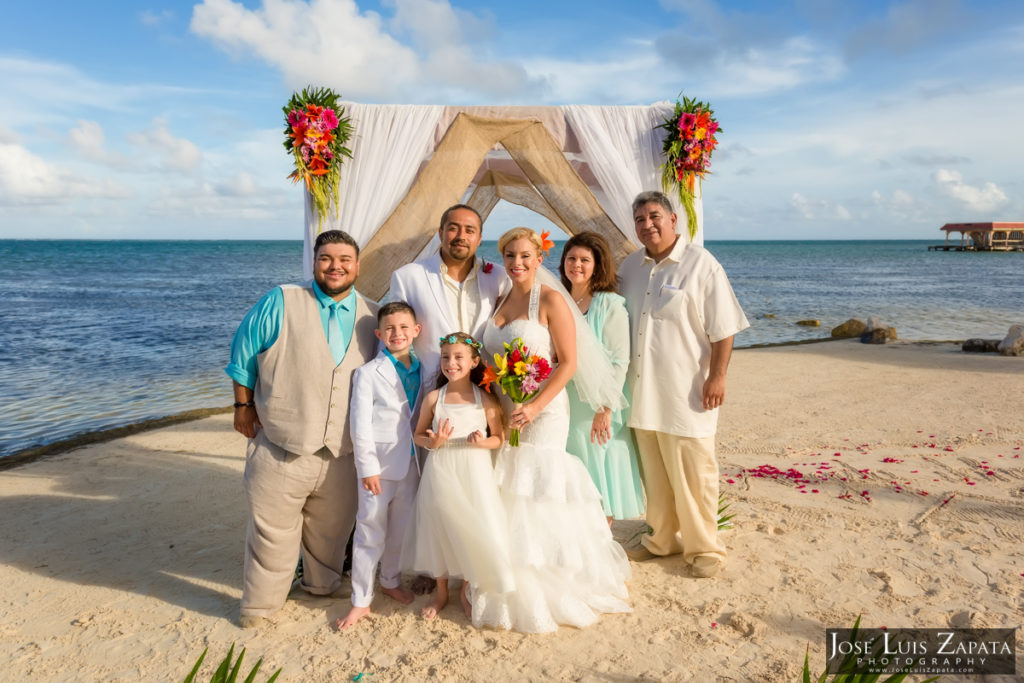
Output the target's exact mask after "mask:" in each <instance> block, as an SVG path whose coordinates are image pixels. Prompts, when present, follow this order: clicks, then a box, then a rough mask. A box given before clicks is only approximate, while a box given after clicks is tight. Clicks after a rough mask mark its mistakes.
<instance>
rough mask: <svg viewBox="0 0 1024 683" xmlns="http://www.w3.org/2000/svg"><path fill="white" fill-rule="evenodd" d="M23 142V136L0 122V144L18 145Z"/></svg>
mask: <svg viewBox="0 0 1024 683" xmlns="http://www.w3.org/2000/svg"><path fill="white" fill-rule="evenodd" d="M20 142H21V138H19V137H18V134H17V133H15V132H14V131H13V130H11V129H10V128H7V127H6V126H4V124H2V123H0V145H4V144H7V145H16V144H18V143H20Z"/></svg>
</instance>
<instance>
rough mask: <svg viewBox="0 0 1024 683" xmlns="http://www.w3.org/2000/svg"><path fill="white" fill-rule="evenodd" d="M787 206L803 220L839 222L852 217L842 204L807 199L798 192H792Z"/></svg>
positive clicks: (825, 200)
mask: <svg viewBox="0 0 1024 683" xmlns="http://www.w3.org/2000/svg"><path fill="white" fill-rule="evenodd" d="M789 206H790V208H791V209H793V210H794V211H796V213H797V214H799V215H800V216H801V217H802V218H804V219H805V220H809V221H810V220H832V221H834V220H839V221H848V220H850V219H851V218H853V216H851V215H850V212H849V211H848V210H847V208H846V207H845V206H843V205H842V204H838V203H836V202H832V201H830V200H827V199H808V198H807V197H804V196H803V195H802V194H800V193H799V192H794V193H793V196H792V197H790V199H789Z"/></svg>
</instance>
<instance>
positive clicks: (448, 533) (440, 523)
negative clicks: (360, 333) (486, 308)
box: [402, 332, 515, 626]
mask: <svg viewBox="0 0 1024 683" xmlns="http://www.w3.org/2000/svg"><path fill="white" fill-rule="evenodd" d="M482 376H483V366H482V365H481V363H480V342H478V341H476V340H474V339H473V338H472V337H470V336H469V335H468V334H466V333H464V332H456V333H453V334H450V335H445V336H444V337H441V378H439V380H438V381H439V384H441V386H440V388H438V389H436V390H434V391H432V392H430V393H429V394H427V396H426V397H425V398H424V399H423V406H422V408H421V409H420V417H419V422H418V423H417V425H416V432H415V435H414V439H415V442H416V444H417V445H419V446H422V447H424V448H428V449H430V452H429V454H428V455H427V459H426V464H425V465H424V467H423V476H422V478H421V480H420V486H419V491H418V492H417V494H416V503H415V511H414V515H413V521H412V523H411V524H410V525H409V529H408V533H407V535H406V538H405V544H404V547H403V551H402V565H403V568H404V569H406V570H408V571H411V572H416V573H418V574H427V575H430V576H433V577H435V578H437V579H438V581H437V595H436V596H435V599H434V601H433V602H431V603H430V604H429V605H427V606H426V607H424V608H423V610H422V614H423V616H424V617H425V618H427V619H432V618H434V617H435V616H436V615H437V613H438V612H439V611H441V609H442V608H444V606H445V605H446V604H448V579H463V584H462V592H461V596H460V597H461V602H462V606H463V609H464V610H465V612H466V617H467V618H470V619H472V621H473V625H474V626H480V625H481V624H480V623H478V619H477V618H476V614H475V613H474V611H473V610H472V608H471V604H470V600H471V598H470V596H469V595H467V588H468V589H469V591H470V594H471V595H490V596H494V595H504V594H506V593H509V592H511V591H513V590H514V588H515V581H514V579H513V575H512V569H511V564H510V562H509V555H508V553H509V550H508V547H509V545H508V526H507V522H506V520H505V513H504V510H503V508H502V506H501V498H500V496H499V494H498V486H497V484H496V482H495V479H494V470H493V468H492V465H491V451H492V450H494V449H495V448H498V447H499V446H500V445H501V443H502V438H503V431H502V430H503V427H502V416H501V407H500V405H499V404H498V401H497V399H495V398H494V397H493V396H491V395H490V394H487V393H484V391H483V390H481V389H479V388H478V387H477V386H476V384H477V383H478V382H479V381H480V380H481V378H482ZM488 433H489V434H490V436H488Z"/></svg>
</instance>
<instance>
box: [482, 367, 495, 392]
mask: <svg viewBox="0 0 1024 683" xmlns="http://www.w3.org/2000/svg"><path fill="white" fill-rule="evenodd" d="M497 381H498V375H497V374H496V373H495V372H494V368H492V367H491V366H490V365H488V364H487V363H484V377H483V379H481V380H480V383H479V385H478V386H481V387H483V388H484V390H486V391H487V393H488V394H489V393H491V382H497Z"/></svg>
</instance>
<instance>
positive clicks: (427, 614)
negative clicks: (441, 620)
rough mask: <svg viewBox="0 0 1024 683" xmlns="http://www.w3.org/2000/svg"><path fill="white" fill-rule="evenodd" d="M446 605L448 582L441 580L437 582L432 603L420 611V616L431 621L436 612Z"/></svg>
mask: <svg viewBox="0 0 1024 683" xmlns="http://www.w3.org/2000/svg"><path fill="white" fill-rule="evenodd" d="M447 604H448V581H447V580H444V579H442V580H441V581H438V582H437V596H435V597H434V601H433V602H432V603H430V604H429V605H427V606H426V607H424V608H423V609H422V610H420V615H421V616H422V617H423V618H424V619H433V618H434V617H436V616H437V614H438V612H440V611H441V610H443V609H444V606H445V605H447Z"/></svg>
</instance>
